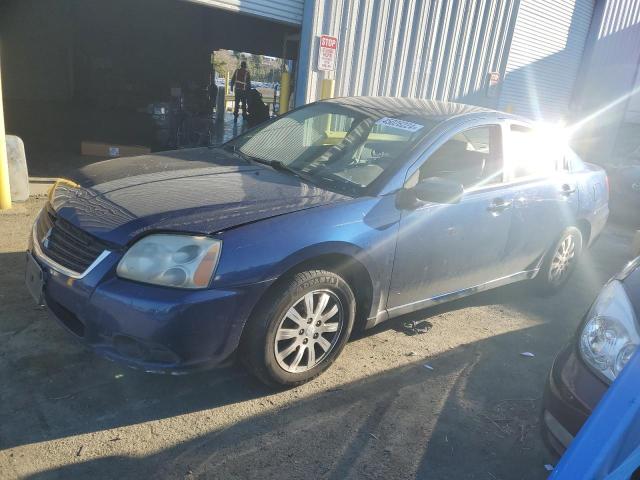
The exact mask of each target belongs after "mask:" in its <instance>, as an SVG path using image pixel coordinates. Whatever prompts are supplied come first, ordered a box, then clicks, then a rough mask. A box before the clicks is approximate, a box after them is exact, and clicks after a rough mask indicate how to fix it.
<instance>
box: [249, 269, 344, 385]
mask: <svg viewBox="0 0 640 480" xmlns="http://www.w3.org/2000/svg"><path fill="white" fill-rule="evenodd" d="M355 305H356V301H355V297H354V295H353V291H352V290H351V288H350V287H349V285H348V284H347V283H346V282H345V281H344V279H343V278H342V277H340V276H339V275H336V274H335V273H332V272H327V271H324V270H311V271H306V272H302V273H298V274H296V275H295V276H293V277H292V278H291V279H290V280H289V281H288V282H287V283H286V284H284V285H282V286H281V288H278V289H277V290H274V291H272V292H271V293H270V295H269V296H268V297H267V298H266V299H265V300H264V301H263V302H261V304H260V305H259V306H258V308H257V309H256V311H255V312H254V314H253V315H252V318H251V319H250V320H249V323H248V324H247V326H246V329H245V332H244V334H243V339H242V344H241V353H240V358H241V360H242V361H243V363H244V364H245V365H246V366H247V367H248V368H249V370H250V371H251V372H252V373H253V374H255V375H256V376H257V377H258V378H259V379H260V380H262V381H263V382H265V383H267V384H269V385H282V386H294V385H299V384H302V383H304V382H307V381H309V380H311V379H312V378H314V377H317V376H318V375H320V374H321V373H322V372H324V371H325V370H326V369H327V368H329V366H330V365H331V364H332V363H333V361H334V360H335V359H336V358H337V357H338V355H340V352H342V349H343V348H344V346H345V344H346V342H347V340H348V339H349V335H350V334H351V330H352V328H353V323H354V318H355Z"/></svg>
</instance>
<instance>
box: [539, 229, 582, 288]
mask: <svg viewBox="0 0 640 480" xmlns="http://www.w3.org/2000/svg"><path fill="white" fill-rule="evenodd" d="M581 253H582V233H581V232H580V230H579V229H577V228H576V227H569V228H567V229H566V230H565V231H564V232H562V235H561V236H560V239H559V240H558V241H557V242H556V244H555V245H554V246H553V247H552V248H551V249H550V250H549V251H548V252H547V254H546V256H545V258H544V260H543V262H542V266H541V267H540V271H539V272H538V275H536V277H535V280H534V281H535V283H536V284H537V285H536V286H537V287H538V290H539V291H540V292H541V293H543V294H553V293H557V292H558V291H559V290H560V289H561V288H562V287H563V286H564V284H565V283H567V280H569V277H571V274H572V273H573V271H574V270H575V267H576V265H577V263H578V259H579V258H580V254H581Z"/></svg>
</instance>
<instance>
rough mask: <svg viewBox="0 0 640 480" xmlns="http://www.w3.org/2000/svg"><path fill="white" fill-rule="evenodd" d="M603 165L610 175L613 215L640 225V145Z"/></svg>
mask: <svg viewBox="0 0 640 480" xmlns="http://www.w3.org/2000/svg"><path fill="white" fill-rule="evenodd" d="M601 166H602V167H603V168H604V169H605V170H606V171H607V175H608V177H609V185H610V190H611V199H610V202H609V203H610V208H611V215H612V217H614V218H615V219H617V220H619V221H620V222H623V223H624V224H627V225H629V226H631V227H635V228H637V227H640V147H638V148H637V149H636V150H635V151H633V152H631V153H630V154H628V155H624V156H622V157H617V158H616V159H614V160H613V161H612V162H610V163H602V164H601Z"/></svg>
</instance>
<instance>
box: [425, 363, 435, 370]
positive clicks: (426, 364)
mask: <svg viewBox="0 0 640 480" xmlns="http://www.w3.org/2000/svg"><path fill="white" fill-rule="evenodd" d="M424 368H427V369H429V370H433V367H432V366H431V365H429V364H428V363H425V364H424Z"/></svg>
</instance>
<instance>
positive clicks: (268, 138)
mask: <svg viewBox="0 0 640 480" xmlns="http://www.w3.org/2000/svg"><path fill="white" fill-rule="evenodd" d="M434 125H435V122H434V121H432V120H429V119H426V118H422V117H419V116H415V115H394V116H384V115H376V114H375V113H372V112H371V111H370V110H364V109H352V108H347V107H345V106H341V105H338V104H336V103H332V102H326V103H316V104H312V105H309V106H307V107H304V108H301V109H298V110H294V111H292V112H291V113H289V114H287V115H285V116H283V117H281V118H279V119H277V120H275V121H272V122H269V123H267V124H265V125H263V126H260V127H258V128H255V129H253V130H251V131H249V132H247V133H245V134H244V135H241V136H239V137H237V138H236V139H234V140H232V141H230V142H228V143H227V144H225V146H224V148H226V149H232V150H233V151H235V152H237V153H239V154H240V155H241V156H243V157H245V158H248V159H251V160H254V161H258V162H262V163H267V164H269V165H272V166H273V167H274V168H279V169H281V170H286V171H289V172H290V173H292V174H295V175H298V176H299V177H301V178H303V179H304V180H306V181H309V182H311V183H315V184H318V185H320V186H322V187H324V188H327V189H329V190H333V191H337V192H340V193H346V194H349V195H361V194H364V193H365V190H366V188H367V187H368V186H369V185H371V184H372V183H373V182H374V180H376V179H377V178H378V177H379V176H380V175H382V173H383V172H385V171H387V170H389V169H392V168H395V167H397V166H398V164H399V162H402V160H403V159H404V158H405V157H406V154H407V153H408V152H409V151H411V150H412V149H413V148H414V147H415V145H416V144H417V143H418V141H419V140H420V139H421V138H422V137H423V136H424V135H425V134H426V133H427V132H428V131H429V130H431V128H432V127H433V126H434Z"/></svg>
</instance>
